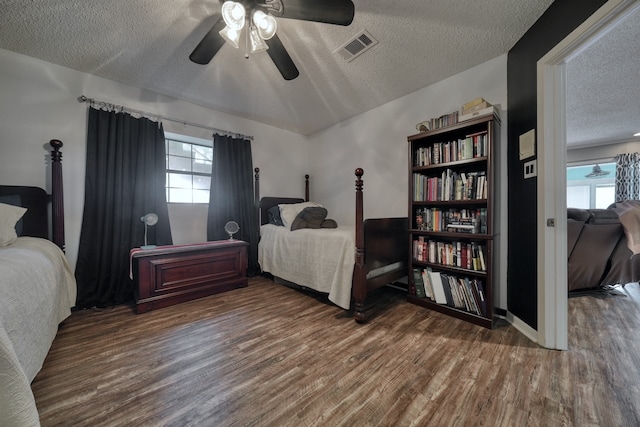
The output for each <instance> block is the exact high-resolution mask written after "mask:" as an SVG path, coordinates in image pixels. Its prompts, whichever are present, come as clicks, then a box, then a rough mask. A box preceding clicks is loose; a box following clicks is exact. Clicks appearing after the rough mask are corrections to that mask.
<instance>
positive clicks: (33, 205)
mask: <svg viewBox="0 0 640 427" xmlns="http://www.w3.org/2000/svg"><path fill="white" fill-rule="evenodd" d="M49 144H51V147H52V148H53V150H52V151H51V195H48V194H47V192H46V191H45V190H43V189H42V188H39V187H30V186H19V185H0V197H5V202H4V203H9V204H18V205H20V206H22V207H25V208H27V212H26V213H25V214H24V216H23V217H22V219H21V221H22V232H21V233H20V235H21V236H31V237H40V238H43V239H49V215H48V212H49V209H48V205H49V203H51V236H52V237H51V241H52V242H53V243H55V244H56V245H58V246H59V247H60V249H62V250H64V203H63V194H64V193H63V190H62V153H61V152H60V149H61V148H62V145H63V144H62V142H61V141H60V140H57V139H52V140H51V141H49Z"/></svg>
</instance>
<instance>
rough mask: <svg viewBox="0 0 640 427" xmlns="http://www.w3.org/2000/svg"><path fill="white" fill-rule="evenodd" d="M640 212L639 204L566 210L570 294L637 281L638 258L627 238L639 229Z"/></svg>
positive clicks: (639, 266)
mask: <svg viewBox="0 0 640 427" xmlns="http://www.w3.org/2000/svg"><path fill="white" fill-rule="evenodd" d="M631 202H634V203H631ZM639 213H640V202H638V201H630V202H625V203H614V204H613V205H611V206H609V207H608V208H607V209H577V208H568V209H567V255H568V269H567V273H568V274H567V276H568V282H569V283H568V287H569V292H571V291H582V290H587V289H598V288H602V287H605V286H610V285H616V284H621V285H625V284H627V283H631V282H637V281H638V280H640V256H634V255H635V254H634V252H632V250H631V249H630V248H629V246H630V245H629V239H632V240H633V233H635V232H638V229H640V224H638V222H639V221H638V220H637V217H638V214H639ZM621 215H624V216H622V217H621ZM621 218H623V220H622V221H621Z"/></svg>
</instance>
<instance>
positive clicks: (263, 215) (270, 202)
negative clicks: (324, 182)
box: [253, 168, 309, 229]
mask: <svg viewBox="0 0 640 427" xmlns="http://www.w3.org/2000/svg"><path fill="white" fill-rule="evenodd" d="M254 172H255V175H254V183H253V190H254V198H255V203H256V208H257V209H258V222H259V225H265V224H268V223H269V215H268V214H267V212H268V211H269V209H271V208H272V207H274V206H277V205H280V204H290V203H302V202H308V201H309V175H308V174H307V175H305V176H304V199H300V198H297V197H263V198H260V168H255V169H254ZM258 229H260V227H259V226H258Z"/></svg>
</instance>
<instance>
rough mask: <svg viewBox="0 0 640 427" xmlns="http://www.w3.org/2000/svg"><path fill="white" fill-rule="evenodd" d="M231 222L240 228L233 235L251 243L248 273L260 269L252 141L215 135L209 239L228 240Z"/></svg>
mask: <svg viewBox="0 0 640 427" xmlns="http://www.w3.org/2000/svg"><path fill="white" fill-rule="evenodd" d="M227 221H235V222H237V223H238V225H239V226H240V231H238V233H236V234H235V235H234V236H233V238H234V239H239V240H244V241H245V242H248V243H249V249H248V258H249V259H248V268H247V274H248V275H249V276H254V275H255V274H256V273H257V272H258V225H257V224H258V217H257V209H256V206H255V201H254V192H253V161H252V159H251V141H249V140H248V139H244V138H233V137H230V136H222V135H218V134H216V135H214V138H213V167H212V170H211V193H210V196H209V216H208V219H207V240H210V241H211V240H224V239H228V238H229V235H228V234H227V233H226V232H225V231H224V225H225V224H226V223H227Z"/></svg>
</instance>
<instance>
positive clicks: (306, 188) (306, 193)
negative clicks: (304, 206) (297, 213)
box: [304, 174, 309, 202]
mask: <svg viewBox="0 0 640 427" xmlns="http://www.w3.org/2000/svg"><path fill="white" fill-rule="evenodd" d="M304 201H305V202H308V201H309V174H306V175H305V176H304Z"/></svg>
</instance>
